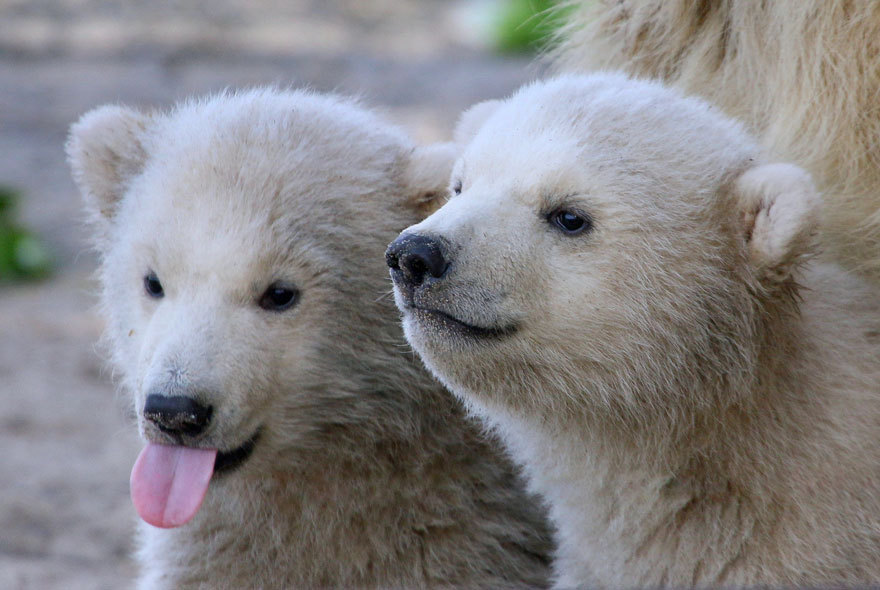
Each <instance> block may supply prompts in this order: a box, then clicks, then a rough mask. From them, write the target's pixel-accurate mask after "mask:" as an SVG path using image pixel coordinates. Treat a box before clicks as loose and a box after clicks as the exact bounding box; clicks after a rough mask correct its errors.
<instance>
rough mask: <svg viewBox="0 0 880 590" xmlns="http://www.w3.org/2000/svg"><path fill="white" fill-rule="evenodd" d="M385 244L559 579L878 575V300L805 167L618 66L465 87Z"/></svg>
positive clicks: (442, 364)
mask: <svg viewBox="0 0 880 590" xmlns="http://www.w3.org/2000/svg"><path fill="white" fill-rule="evenodd" d="M458 135H459V139H460V140H461V141H463V142H465V143H466V147H465V148H464V150H463V153H462V154H461V156H460V157H459V159H458V161H457V163H456V164H455V167H454V171H453V174H452V185H451V186H452V193H453V196H452V198H451V199H450V201H449V202H448V203H447V204H446V205H444V206H443V207H442V208H441V209H439V210H438V211H437V212H435V213H434V214H433V215H431V216H430V217H428V218H427V219H426V220H424V221H422V222H421V223H418V224H416V225H414V226H413V227H411V228H409V229H407V230H406V231H405V232H403V234H401V236H400V237H399V238H398V239H397V240H395V241H394V242H393V243H392V244H391V245H390V246H389V249H388V250H387V252H386V261H387V262H388V264H389V266H390V267H391V274H392V278H393V279H394V282H395V297H396V301H397V304H398V307H399V308H400V310H401V312H402V314H403V324H404V329H405V333H406V335H407V339H408V340H409V341H410V343H412V345H413V346H414V347H415V349H416V350H417V351H418V352H419V354H420V355H421V356H422V358H423V359H424V361H425V363H426V364H427V366H428V367H429V368H430V369H431V370H432V371H433V372H434V374H435V375H437V376H438V377H439V378H440V379H441V380H442V381H444V382H445V383H446V384H447V385H448V386H449V387H450V388H451V389H452V390H453V391H454V392H455V393H456V394H458V395H459V396H460V397H461V398H462V399H463V400H465V401H466V402H467V403H468V404H469V406H470V407H471V408H472V409H473V411H474V412H475V413H477V414H478V415H480V416H481V417H483V418H484V419H485V420H486V421H487V422H488V423H489V424H490V425H492V426H493V427H495V429H496V430H497V431H498V432H499V433H500V435H501V437H502V439H503V440H504V441H505V442H506V444H507V446H508V447H509V449H510V450H511V452H512V453H513V455H514V456H515V457H516V458H517V459H518V460H519V461H521V462H522V463H523V464H524V466H525V468H526V472H527V474H528V476H529V479H530V482H531V486H532V488H533V489H534V490H535V491H537V492H539V493H540V494H542V495H543V496H544V497H545V498H546V499H547V500H548V501H549V503H550V506H551V516H552V520H553V521H554V523H555V525H556V526H557V528H558V543H559V547H558V551H557V554H556V562H555V566H554V568H555V574H556V585H557V587H559V588H570V587H581V586H585V587H594V586H604V587H609V588H632V587H661V586H668V587H687V586H703V587H719V586H722V587H723V586H727V587H747V586H764V585H770V586H792V585H814V586H815V585H836V584H867V583H878V582H880V561H878V560H877V556H878V555H880V446H878V445H877V440H878V439H880V354H878V350H880V294H878V293H877V291H876V288H875V287H872V286H869V285H866V284H865V283H863V282H860V280H859V279H857V278H855V277H853V276H851V275H848V274H846V273H845V272H843V271H842V270H841V269H840V268H838V267H836V266H833V265H831V264H829V263H826V262H824V261H823V258H822V255H821V252H819V250H818V246H817V244H816V240H815V237H814V236H815V233H816V228H817V225H818V224H819V223H821V221H822V220H821V219H820V218H819V215H818V211H819V210H820V209H819V204H820V199H819V197H818V195H817V193H816V192H815V190H814V188H813V185H812V183H811V180H810V178H809V176H808V175H807V174H806V173H804V172H803V171H802V170H801V169H799V168H797V167H795V166H792V165H789V164H779V163H772V162H765V161H764V159H763V156H762V154H761V152H760V150H759V149H758V148H757V147H756V144H755V143H754V142H753V141H752V139H751V138H750V137H749V136H748V135H747V134H746V133H745V132H744V131H743V129H742V128H741V127H740V125H739V124H737V123H736V122H734V121H732V120H730V119H727V118H725V117H724V116H722V115H720V114H719V113H718V112H716V111H715V110H714V109H712V107H710V106H709V105H707V104H706V103H704V102H702V101H700V100H697V99H692V98H687V97H683V96H682V95H680V94H678V93H677V92H675V91H673V90H670V89H668V88H665V87H663V86H661V85H659V84H657V83H653V82H647V81H636V80H633V79H629V78H627V77H625V76H623V75H618V74H611V73H607V74H598V75H594V76H589V77H578V76H566V77H560V78H557V79H553V80H550V81H547V82H542V83H535V84H533V85H531V86H527V87H525V88H523V89H522V90H520V91H519V92H517V93H516V94H515V95H514V96H513V97H512V98H510V99H508V100H505V101H500V102H495V103H489V104H483V105H480V106H479V107H478V108H476V109H474V110H473V111H471V112H469V113H467V114H466V115H465V116H464V117H463V119H462V122H461V124H460V128H459V130H458Z"/></svg>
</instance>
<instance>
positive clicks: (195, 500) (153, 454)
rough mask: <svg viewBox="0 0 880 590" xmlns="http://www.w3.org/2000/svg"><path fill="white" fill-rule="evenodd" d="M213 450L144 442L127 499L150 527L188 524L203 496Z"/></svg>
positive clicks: (132, 471) (132, 473)
mask: <svg viewBox="0 0 880 590" xmlns="http://www.w3.org/2000/svg"><path fill="white" fill-rule="evenodd" d="M216 457H217V449H192V448H189V447H172V446H166V445H156V444H153V443H150V444H148V445H147V446H146V447H144V450H143V451H141V454H140V455H139V456H138V458H137V461H135V462H134V467H133V468H132V469H131V501H132V503H134V508H135V510H137V513H138V514H139V515H140V517H141V518H143V519H144V520H145V521H146V522H148V523H150V524H151V525H153V526H157V527H162V528H164V529H170V528H174V527H178V526H181V525H184V524H186V523H188V522H189V521H190V520H191V519H192V517H193V516H195V515H196V512H198V510H199V506H201V505H202V500H203V499H204V497H205V492H207V491H208V484H209V483H210V482H211V475H212V474H213V473H214V459H215V458H216Z"/></svg>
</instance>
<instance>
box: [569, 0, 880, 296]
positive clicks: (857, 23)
mask: <svg viewBox="0 0 880 590" xmlns="http://www.w3.org/2000/svg"><path fill="white" fill-rule="evenodd" d="M572 4H577V8H576V9H575V11H574V13H573V15H572V16H571V24H570V25H569V27H568V28H567V29H565V30H564V31H563V34H562V37H563V41H562V44H561V46H560V48H559V49H558V50H557V51H556V52H555V53H554V58H555V59H556V61H557V64H558V65H559V66H560V67H562V68H564V69H568V70H585V69H586V70H590V69H596V68H607V67H611V68H615V69H616V68H623V69H625V70H626V71H628V72H630V73H631V74H634V75H639V76H648V77H652V78H654V77H658V78H661V79H663V80H665V81H666V82H668V83H671V84H675V85H677V86H679V87H680V88H682V89H683V90H684V91H685V92H686V93H688V94H696V95H700V96H703V97H705V98H706V99H708V100H709V101H710V102H712V103H713V104H716V105H718V106H720V107H721V108H722V109H723V110H724V111H725V112H726V113H728V114H729V115H733V116H735V117H738V118H741V119H742V120H744V121H746V122H747V124H748V125H749V126H750V128H751V130H752V131H753V132H756V133H757V134H758V136H759V137H760V139H761V141H762V143H763V144H764V146H765V147H766V148H767V149H768V151H769V152H770V153H771V154H774V156H775V157H779V158H783V159H787V160H791V161H794V162H798V163H800V164H801V165H803V166H804V167H806V168H807V169H808V170H809V171H810V172H811V173H812V175H813V177H814V178H815V179H816V182H817V184H818V185H819V188H820V190H821V191H822V193H823V195H824V196H825V200H826V206H825V208H824V210H823V211H822V214H821V222H822V224H821V227H822V229H824V230H825V232H824V233H826V234H827V235H826V237H825V239H824V241H825V243H826V247H827V248H828V249H830V250H832V251H833V252H834V254H835V257H836V258H837V259H838V260H841V261H842V262H843V263H845V264H847V265H848V266H850V267H851V268H853V269H855V270H857V271H860V272H862V273H864V274H865V275H866V276H868V277H870V278H872V279H873V280H874V281H877V282H878V283H880V106H878V105H880V100H878V95H880V3H878V2H872V1H870V0H855V1H852V2H851V1H848V0H821V1H815V2H810V1H807V2H801V1H799V0H774V1H771V2H758V1H756V0H728V1H724V2H712V1H703V0H697V1H693V0H600V1H598V2H592V1H590V2H583V1H579V2H576V3H575V2H572Z"/></svg>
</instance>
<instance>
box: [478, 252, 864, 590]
mask: <svg viewBox="0 0 880 590" xmlns="http://www.w3.org/2000/svg"><path fill="white" fill-rule="evenodd" d="M808 274H813V275H817V274H818V275H820V276H822V275H826V276H827V275H829V272H828V271H827V269H820V270H819V271H813V270H811V271H809V273H808ZM830 274H831V275H833V277H834V279H833V280H829V281H827V282H828V283H829V284H830V283H834V282H835V281H837V282H838V286H837V287H836V288H834V289H830V290H827V291H825V292H828V293H835V292H836V293H837V295H838V301H849V303H848V304H847V305H849V306H850V309H849V311H848V312H847V313H843V314H842V313H841V311H840V308H841V307H843V306H837V308H836V309H835V305H833V304H831V303H830V302H833V301H834V298H833V297H834V296H833V295H832V296H831V297H830V298H828V299H826V300H818V299H817V296H816V295H814V294H813V293H812V292H811V291H810V290H809V289H807V290H805V291H804V302H803V304H802V305H800V310H798V306H796V303H795V300H794V299H792V298H788V297H786V298H783V299H781V300H778V301H775V302H768V303H766V304H765V305H763V306H762V309H760V310H759V311H758V312H757V314H756V318H757V319H756V324H757V327H756V332H757V334H758V335H759V338H758V339H757V340H756V341H757V342H759V344H758V346H757V348H756V350H755V353H756V354H755V357H754V362H753V364H752V365H751V366H749V367H748V368H747V370H746V371H744V375H746V376H747V378H745V379H734V380H730V381H727V380H716V381H715V383H714V386H715V387H716V388H717V389H718V391H717V394H718V396H717V398H716V399H725V398H726V399H729V400H732V401H731V403H730V404H728V405H724V404H716V405H713V406H711V407H708V408H705V409H704V410H698V409H692V410H691V411H690V412H689V413H688V412H679V413H676V412H671V413H670V414H667V415H661V414H662V411H661V412H660V413H658V414H657V418H656V420H655V421H653V422H652V421H650V420H646V421H641V422H630V421H628V420H626V419H625V418H623V419H617V420H614V419H613V418H611V417H610V416H609V415H601V413H593V412H588V413H586V414H583V413H582V414H580V415H576V414H573V413H572V414H569V418H568V419H567V420H566V419H562V420H560V419H558V418H554V417H553V416H554V415H553V414H549V415H547V414H545V415H544V417H543V419H541V420H534V419H523V418H522V417H521V414H517V415H513V414H511V413H510V412H508V411H505V409H504V408H503V407H498V408H496V407H493V408H491V412H488V414H489V415H490V416H492V415H494V416H495V417H496V425H497V426H498V427H499V431H500V433H501V434H502V437H503V438H504V439H505V441H506V442H507V444H508V446H509V447H510V448H511V451H512V452H513V454H514V456H516V457H517V458H518V459H519V460H520V461H521V462H523V463H524V464H525V465H526V466H527V470H528V475H529V476H530V479H531V484H532V486H533V489H534V490H535V491H536V492H538V493H540V494H543V495H544V496H545V497H546V498H547V499H548V501H549V503H550V505H551V515H552V519H553V520H554V521H555V523H556V525H557V527H558V531H559V533H558V542H559V549H558V552H557V556H556V564H555V570H556V571H557V572H561V573H562V574H561V575H562V577H559V578H558V579H557V587H559V588H570V587H580V586H584V585H586V586H588V587H589V586H592V585H599V586H605V587H613V588H616V587H654V586H672V587H678V586H704V587H717V586H730V587H741V586H748V585H756V584H771V585H792V584H798V583H806V582H809V583H813V584H815V583H822V582H825V583H841V582H843V583H864V582H867V581H871V580H875V581H876V579H877V576H878V575H880V570H878V568H877V565H876V563H875V561H876V560H875V559H874V558H872V557H871V556H872V555H876V551H877V550H878V546H877V543H876V539H877V538H880V537H878V536H877V535H878V534H880V530H878V523H877V521H876V517H873V518H872V517H871V516H870V515H871V514H876V511H877V510H880V498H878V494H877V493H876V484H872V483H870V482H871V478H872V477H873V476H872V475H871V474H874V476H876V473H877V472H878V468H880V458H878V456H877V455H878V454H877V453H873V454H870V457H869V461H870V464H869V465H866V464H865V457H864V456H862V457H861V458H855V457H857V456H858V454H859V453H864V450H863V449H864V446H865V445H870V444H871V443H870V442H869V441H871V440H873V439H874V436H875V434H873V433H876V428H877V426H878V424H880V420H878V416H877V415H876V413H874V414H873V415H866V414H864V413H863V414H861V415H859V409H858V405H859V404H858V397H859V396H860V395H862V396H864V394H865V392H871V391H873V395H875V396H876V395H877V393H878V391H877V383H878V382H880V373H878V368H877V359H876V355H875V357H873V361H872V357H871V354H870V353H867V354H866V352H865V350H870V349H866V347H865V345H864V337H865V336H864V335H865V334H866V333H869V332H870V330H867V331H866V328H865V327H864V325H862V326H861V327H856V326H855V325H847V324H849V323H850V322H848V321H847V320H846V319H845V318H847V317H860V316H859V314H853V313H852V311H853V309H852V308H853V307H859V306H861V307H862V311H864V309H865V307H870V305H873V306H874V307H875V308H876V302H875V303H873V304H865V303H858V302H857V301H856V300H855V299H853V296H852V295H851V294H843V291H842V289H841V286H847V285H846V283H845V281H844V280H843V279H842V278H841V277H840V276H839V273H838V272H837V271H834V272H831V273H830ZM841 282H843V285H841V284H840V283H841ZM848 286H849V287H851V288H852V289H853V291H852V292H853V293H861V294H862V295H864V294H865V291H864V290H863V289H860V288H857V287H856V286H855V285H848ZM816 309H819V310H821V315H819V314H817V313H812V312H813V311H814V310H816ZM872 313H873V316H869V317H873V318H875V323H876V318H877V317H878V314H877V310H876V309H874V311H873V312H872ZM861 317H862V318H864V317H865V315H864V314H861ZM874 329H876V327H875V328H874ZM826 342H827V343H828V344H827V346H831V344H830V343H832V342H835V343H836V344H835V345H834V348H832V349H831V351H830V352H829V350H828V348H826ZM860 351H861V352H860ZM771 359H772V360H771ZM871 363H873V364H871ZM866 366H872V367H873V369H872V370H873V372H867V373H866V372H865V371H864V368H865V367H866ZM858 375H861V377H858ZM865 375H867V376H868V377H867V378H865ZM817 376H818V377H817ZM872 379H873V381H872ZM705 384H706V383H705V381H704V382H703V383H702V386H705ZM545 385H546V384H545ZM832 392H833V397H832V395H830V394H832ZM586 393H587V394H589V392H586ZM666 393H667V394H668V395H669V396H670V398H671V399H675V398H676V397H678V395H679V394H680V396H681V397H684V398H686V397H687V395H688V393H689V392H688V391H678V392H676V391H668V392H666ZM869 395H870V394H869ZM875 405H876V404H875ZM656 409H657V408H655V410H656ZM862 412H864V406H862ZM498 416H502V417H501V418H500V419H498ZM670 416H674V418H670ZM841 432H845V433H846V434H845V435H843V436H841V434H840V433H841ZM866 470H867V471H866ZM859 494H861V497H860V498H859V499H857V500H853V499H852V498H853V496H854V495H855V496H858V495H859ZM844 499H845V500H844ZM807 515H808V516H807ZM817 515H820V516H819V517H818V518H817ZM860 527H861V528H862V529H863V530H862V531H860V532H854V531H857V530H858V529H859V528H860ZM864 527H873V530H874V537H873V538H874V539H875V542H871V541H870V539H871V535H865V534H864ZM585 556H586V559H585ZM841 572H843V573H841Z"/></svg>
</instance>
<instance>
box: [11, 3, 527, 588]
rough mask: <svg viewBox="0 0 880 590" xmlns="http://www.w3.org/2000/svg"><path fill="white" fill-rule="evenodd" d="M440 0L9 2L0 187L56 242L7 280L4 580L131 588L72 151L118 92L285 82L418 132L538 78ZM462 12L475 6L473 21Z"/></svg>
mask: <svg viewBox="0 0 880 590" xmlns="http://www.w3.org/2000/svg"><path fill="white" fill-rule="evenodd" d="M461 6H462V4H461V3H457V2H449V1H442V0H433V1H422V2H417V1H415V0H410V1H405V0H370V1H369V2H366V1H362V0H335V1H334V0H324V1H322V0H257V1H250V2H241V1H233V0H191V1H176V2H173V1H170V0H166V1H156V2H137V3H136V2H128V3H125V4H123V3H117V2H112V1H111V0H0V183H3V184H11V185H13V186H15V187H17V188H19V189H21V190H22V191H23V193H24V195H25V197H24V199H23V202H22V203H21V209H22V211H21V213H22V215H21V220H22V221H23V222H24V223H25V224H26V225H28V226H29V227H30V228H31V229H33V230H34V231H36V232H37V233H38V234H39V236H40V237H41V238H42V239H43V240H44V241H46V242H47V243H48V245H49V246H50V248H51V249H52V251H53V254H54V255H55V258H56V261H57V264H58V270H57V272H56V273H55V275H54V278H52V279H51V280H49V281H47V282H43V283H39V284H36V285H29V286H0V588H3V589H23V588H39V589H43V588H64V589H75V588H89V589H93V588H108V589H110V588H113V589H116V588H128V587H131V585H132V584H131V580H132V576H133V575H134V572H135V569H134V566H133V564H132V562H131V559H130V557H129V554H130V551H131V531H132V528H133V524H134V522H135V514H134V511H133V509H132V508H131V506H130V503H129V500H128V472H129V470H130V468H131V464H132V462H133V460H134V457H135V456H136V454H137V451H138V449H139V443H138V441H137V437H136V435H135V432H134V429H133V427H132V426H131V424H130V423H129V421H128V419H127V418H126V416H125V412H124V409H123V404H122V403H121V402H120V400H119V398H118V396H117V394H116V393H115V392H114V389H113V387H112V385H111V382H110V377H109V373H108V371H107V370H106V369H104V368H103V364H102V362H101V360H100V358H99V356H98V355H97V353H96V352H95V345H94V343H95V341H96V339H97V338H98V335H99V334H100V331H101V324H100V321H99V320H98V318H97V317H96V316H95V314H94V312H93V310H92V307H93V304H94V296H93V293H94V291H95V286H94V284H93V282H92V280H91V273H92V271H93V270H94V267H95V257H94V255H93V254H92V253H91V252H89V250H88V246H87V240H86V239H85V236H84V235H83V232H82V229H81V224H80V223H79V219H80V207H79V197H78V195H77V193H76V191H75V189H74V186H73V184H72V182H71V181H70V178H69V174H68V170H67V167H66V164H65V162H64V153H63V143H64V139H65V134H66V130H67V128H68V126H69V125H70V123H71V122H73V121H74V120H75V119H76V118H77V117H78V116H79V115H80V114H82V113H83V112H84V111H86V110H88V109H90V108H92V107H94V106H97V105H100V104H103V103H106V102H124V103H128V104H134V105H151V106H167V105H169V104H171V103H173V102H174V101H176V100H178V99H180V98H182V97H185V96H189V95H192V94H200V93H205V92H210V91H216V90H220V89H222V88H225V87H237V86H243V85H256V84H266V83H275V84H279V85H295V86H302V85H308V86H311V87H313V88H315V89H317V90H322V91H327V90H335V91H339V92H344V93H355V94H359V95H361V96H363V97H364V98H365V100H366V101H367V102H368V103H371V104H373V105H377V106H379V107H381V108H382V109H384V110H385V112H386V113H387V114H388V115H389V116H390V118H392V119H393V120H395V121H397V122H399V123H402V124H404V125H406V126H408V127H409V128H410V129H412V131H413V134H414V135H415V136H416V137H417V138H419V139H422V140H425V141H429V140H435V139H444V138H446V137H447V134H448V131H449V129H450V127H451V125H452V124H453V122H454V120H455V118H456V116H457V115H458V114H459V113H460V112H461V110H462V109H464V108H466V107H467V106H468V105H470V104H472V103H474V102H477V101H479V100H483V99H485V98H494V97H499V96H503V95H505V94H507V93H509V92H510V91H511V90H512V89H514V88H515V87H517V86H518V85H520V84H521V83H522V82H524V81H526V80H528V79H530V78H532V77H533V76H534V75H535V70H534V69H532V68H530V67H529V61H528V59H526V58H520V59H510V58H505V59H502V58H499V57H495V56H492V55H491V54H490V53H488V52H487V51H486V50H484V49H480V48H479V46H478V45H479V44H478V43H475V42H474V40H473V39H472V38H471V37H472V34H471V33H470V32H469V28H468V23H469V22H470V20H469V19H468V18H467V17H466V15H467V14H470V13H468V12H467V11H462V10H461ZM462 15H465V16H462Z"/></svg>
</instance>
